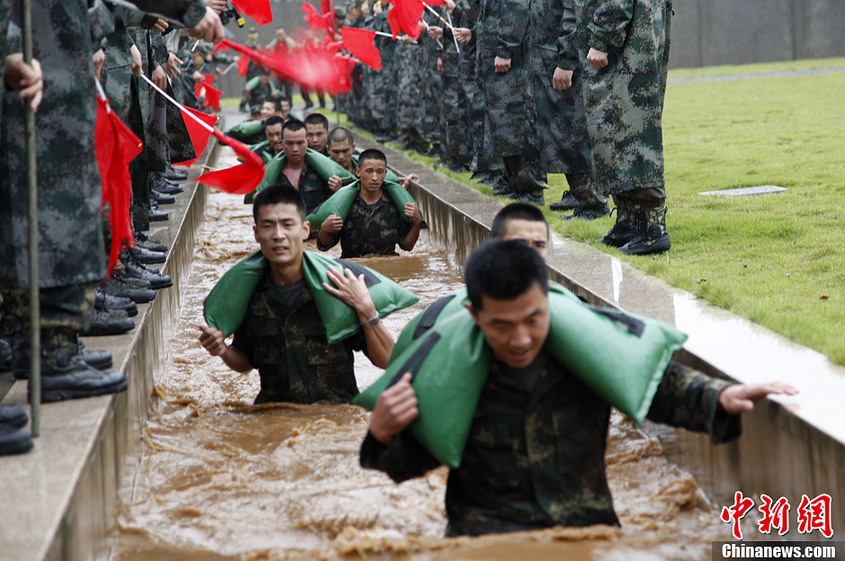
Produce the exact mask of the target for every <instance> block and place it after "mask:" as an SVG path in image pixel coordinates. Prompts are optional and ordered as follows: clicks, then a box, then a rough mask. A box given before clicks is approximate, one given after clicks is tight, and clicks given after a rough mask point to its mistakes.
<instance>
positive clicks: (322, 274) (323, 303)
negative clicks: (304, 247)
mask: <svg viewBox="0 0 845 561" xmlns="http://www.w3.org/2000/svg"><path fill="white" fill-rule="evenodd" d="M267 267H268V265H267V260H266V259H265V258H264V256H263V255H262V254H261V252H260V251H256V252H255V253H252V254H251V255H249V256H248V257H246V258H245V259H242V260H241V261H239V262H238V263H237V264H235V266H234V267H232V268H231V269H229V270H228V271H226V273H225V274H224V275H223V276H222V277H221V278H220V280H219V281H218V282H217V284H216V285H215V286H214V288H213V289H211V292H209V294H208V296H207V297H206V299H205V302H204V303H203V314H204V316H205V322H206V324H207V325H209V326H211V327H216V328H217V329H219V330H220V331H221V332H222V333H223V336H224V337H228V336H229V335H231V334H232V333H234V332H235V331H236V330H237V328H238V326H240V324H241V322H242V321H243V318H244V316H245V315H246V312H247V308H248V307H249V300H250V298H252V293H253V292H254V291H255V287H256V286H258V283H259V282H260V281H261V278H262V277H263V276H264V274H265V271H266V270H267ZM329 267H332V268H334V269H336V270H338V271H341V272H342V271H343V269H344V268H347V269H350V270H351V271H352V272H353V273H354V274H355V275H356V276H359V275H362V274H363V275H364V280H365V282H366V283H367V289H368V290H369V291H370V297H371V298H372V299H373V304H374V305H375V307H376V310H378V312H379V315H380V316H381V317H386V316H387V315H388V314H390V313H392V312H394V311H396V310H401V309H402V308H406V307H408V306H411V305H413V304H415V303H416V302H417V301H418V300H419V297H418V296H417V295H416V294H414V293H413V292H411V291H409V290H407V289H406V288H403V287H402V286H401V285H399V284H397V283H396V282H394V281H393V280H391V279H390V278H388V277H386V276H384V275H382V274H381V273H379V272H377V271H374V270H372V269H370V268H368V267H365V266H363V265H360V264H358V263H353V262H350V261H346V260H344V259H332V258H329V257H324V256H322V255H318V254H316V253H312V252H310V251H305V252H303V254H302V276H303V279H305V283H306V284H307V286H308V289H309V290H310V291H311V295H312V297H313V298H314V302H315V304H316V305H317V310H318V311H319V313H320V318H321V319H322V320H323V325H324V326H325V328H326V338H327V339H328V341H329V343H336V342H338V341H342V340H343V339H346V338H347V337H349V336H351V335H354V334H355V333H357V332H358V331H359V330H360V329H361V323H360V320H359V319H358V314H357V312H355V310H353V309H352V308H351V307H349V306H348V305H346V304H344V303H343V302H342V301H341V300H339V299H338V298H336V297H335V296H332V295H331V294H329V293H328V292H327V291H326V289H325V288H324V287H323V282H329V281H328V271H327V269H328V268H329ZM329 284H330V285H331V283H330V282H329Z"/></svg>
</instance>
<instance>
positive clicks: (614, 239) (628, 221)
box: [601, 197, 640, 247]
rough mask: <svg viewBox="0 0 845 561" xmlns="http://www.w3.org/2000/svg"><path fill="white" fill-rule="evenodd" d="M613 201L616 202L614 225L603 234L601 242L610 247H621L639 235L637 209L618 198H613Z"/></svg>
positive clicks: (635, 206)
mask: <svg viewBox="0 0 845 561" xmlns="http://www.w3.org/2000/svg"><path fill="white" fill-rule="evenodd" d="M614 200H615V201H616V224H614V225H613V228H611V230H610V232H608V233H607V234H605V236H604V237H603V238H602V239H601V242H602V243H603V244H605V245H609V246H612V247H622V246H623V245H625V244H626V243H628V242H629V241H631V240H633V239H634V238H635V237H636V236H637V234H639V224H640V217H639V207H637V205H634V204H631V203H629V202H627V201H625V200H622V199H621V198H620V197H614Z"/></svg>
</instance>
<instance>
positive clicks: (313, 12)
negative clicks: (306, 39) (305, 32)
mask: <svg viewBox="0 0 845 561" xmlns="http://www.w3.org/2000/svg"><path fill="white" fill-rule="evenodd" d="M302 11H303V12H305V16H303V18H302V19H304V20H305V21H307V22H308V27H309V28H311V29H323V30H325V31H326V32H328V33H330V32H331V24H329V23H328V22H327V21H326V19H325V18H324V17H323V16H321V15H320V12H318V11H317V8H315V7H314V6H312V5H311V4H309V3H308V2H303V3H302Z"/></svg>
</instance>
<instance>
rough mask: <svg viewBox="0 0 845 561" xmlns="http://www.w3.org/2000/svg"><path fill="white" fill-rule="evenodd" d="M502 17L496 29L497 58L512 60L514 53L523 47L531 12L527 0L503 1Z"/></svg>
mask: <svg viewBox="0 0 845 561" xmlns="http://www.w3.org/2000/svg"><path fill="white" fill-rule="evenodd" d="M501 13H502V17H501V18H500V19H499V25H498V28H497V29H496V37H497V39H498V41H497V42H498V48H497V49H496V56H498V57H501V58H512V57H513V52H514V51H516V50H518V49H519V48H520V47H521V46H522V41H523V39H524V38H525V31H526V30H527V29H528V20H529V19H530V16H531V12H530V11H529V10H528V4H527V2H526V0H502V12H501Z"/></svg>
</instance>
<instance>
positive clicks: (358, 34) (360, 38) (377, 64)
mask: <svg viewBox="0 0 845 561" xmlns="http://www.w3.org/2000/svg"><path fill="white" fill-rule="evenodd" d="M340 36H341V37H342V38H343V46H344V47H346V50H347V51H349V52H350V53H352V55H353V56H356V57H358V58H359V59H360V60H361V62H363V63H364V64H366V65H367V66H370V67H372V68H373V69H374V70H381V53H380V52H379V50H378V49H377V48H376V47H375V45H373V39H375V37H376V32H375V31H370V30H369V29H356V28H354V27H341V28H340Z"/></svg>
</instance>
